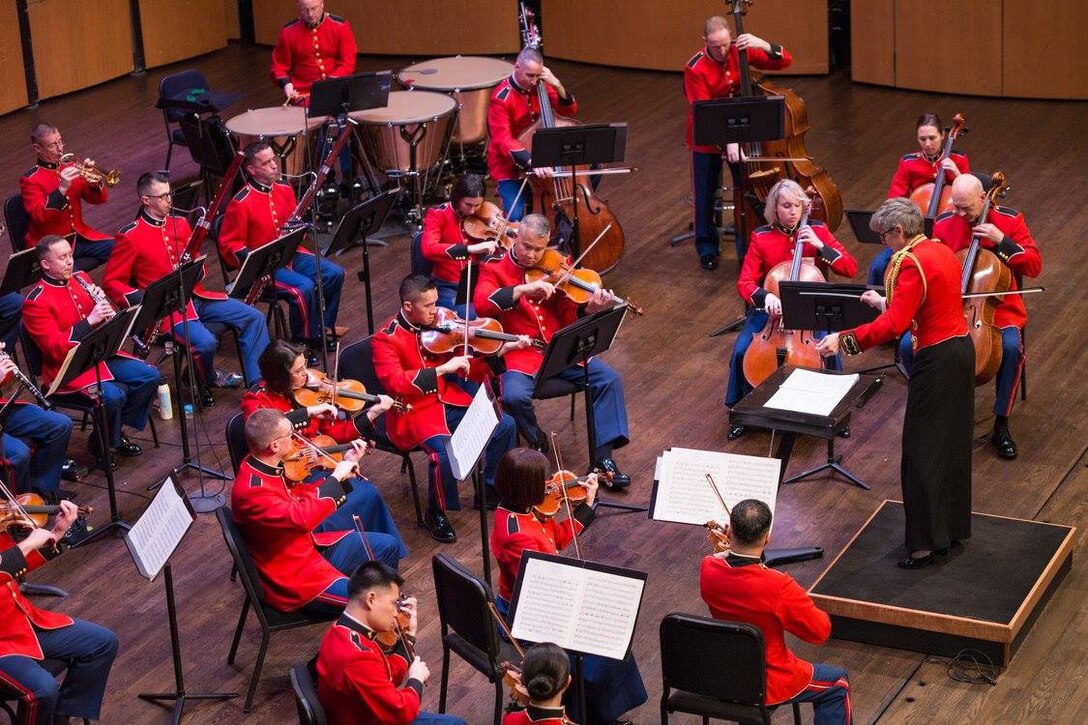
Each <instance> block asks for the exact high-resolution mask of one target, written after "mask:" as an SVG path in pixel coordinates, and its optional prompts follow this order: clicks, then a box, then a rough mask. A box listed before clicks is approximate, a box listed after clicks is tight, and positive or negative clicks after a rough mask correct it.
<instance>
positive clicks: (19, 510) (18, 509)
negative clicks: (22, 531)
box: [0, 481, 38, 529]
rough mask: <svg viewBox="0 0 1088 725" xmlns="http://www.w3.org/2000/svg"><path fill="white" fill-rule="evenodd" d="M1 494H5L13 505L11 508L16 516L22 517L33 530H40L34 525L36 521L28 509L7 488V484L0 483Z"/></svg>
mask: <svg viewBox="0 0 1088 725" xmlns="http://www.w3.org/2000/svg"><path fill="white" fill-rule="evenodd" d="M0 493H3V495H4V498H6V499H7V500H8V503H10V504H11V508H12V510H13V511H14V512H15V513H16V515H18V516H20V517H22V519H23V523H25V524H26V525H27V526H29V527H30V528H32V529H36V528H38V525H37V524H36V523H34V519H32V518H30V514H28V513H27V512H26V509H25V508H23V505H22V504H21V503H19V499H17V498H16V497H15V494H13V493H12V492H11V489H9V488H8V487H7V484H6V483H4V482H3V481H0Z"/></svg>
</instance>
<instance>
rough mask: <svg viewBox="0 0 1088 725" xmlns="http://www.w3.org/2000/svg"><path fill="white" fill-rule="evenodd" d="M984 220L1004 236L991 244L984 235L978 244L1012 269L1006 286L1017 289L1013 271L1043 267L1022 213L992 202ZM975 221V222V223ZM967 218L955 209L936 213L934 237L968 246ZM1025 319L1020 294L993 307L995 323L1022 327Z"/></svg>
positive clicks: (956, 247) (1033, 272)
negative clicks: (1009, 280)
mask: <svg viewBox="0 0 1088 725" xmlns="http://www.w3.org/2000/svg"><path fill="white" fill-rule="evenodd" d="M986 221H988V222H989V223H990V224H993V225H994V226H995V227H997V228H998V229H1000V230H1001V232H1002V234H1004V235H1005V236H1004V238H1002V240H1001V241H1000V242H999V243H998V244H994V243H993V242H991V241H990V240H989V239H983V240H981V242H980V245H981V247H982V248H983V249H989V250H990V251H991V252H993V253H994V254H996V255H997V258H998V259H1000V260H1001V261H1002V262H1004V263H1005V264H1006V265H1007V266H1008V268H1009V269H1010V270H1011V271H1012V284H1011V285H1010V286H1009V289H1019V285H1017V284H1016V275H1017V274H1019V275H1022V276H1024V277H1038V276H1039V273H1040V272H1042V271H1043V258H1042V256H1040V254H1039V248H1038V247H1037V246H1035V240H1034V239H1032V237H1031V232H1030V231H1028V225H1027V224H1025V223H1024V215H1023V214H1021V213H1020V212H1018V211H1016V210H1015V209H1010V208H1009V207H1007V206H995V207H992V208H991V209H990V213H989V214H988V215H987V216H986ZM977 223H978V222H976V224H977ZM972 226H974V225H972V224H969V223H968V222H967V220H966V219H964V218H963V217H961V216H959V215H958V214H956V213H955V212H946V213H944V214H941V215H940V216H939V217H937V221H936V222H934V224H933V238H934V239H937V240H938V241H941V242H944V243H945V244H947V245H948V248H949V249H951V250H952V251H953V252H958V251H960V250H961V249H967V248H968V247H970V246H971V228H972ZM1027 321H1028V311H1027V308H1026V307H1024V296H1023V295H1005V296H1004V297H1002V298H1001V302H1000V303H999V304H998V305H997V309H996V310H994V324H995V325H997V326H998V327H1014V326H1015V327H1018V328H1020V329H1021V330H1022V329H1024V325H1025V324H1027Z"/></svg>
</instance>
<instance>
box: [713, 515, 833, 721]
mask: <svg viewBox="0 0 1088 725" xmlns="http://www.w3.org/2000/svg"><path fill="white" fill-rule="evenodd" d="M728 537H729V547H730V548H729V550H727V551H724V552H721V553H719V554H714V555H712V556H707V557H704V558H703V563H702V569H701V572H700V574H699V589H700V593H701V595H702V598H703V601H704V602H706V605H707V608H708V609H710V616H712V617H714V619H722V620H726V621H729V622H742V623H744V624H750V625H752V626H754V627H758V628H759V631H760V632H762V633H763V643H764V653H765V654H764V656H765V658H766V664H767V668H766V670H767V675H766V700H767V705H768V706H771V705H781V704H784V703H794V702H811V703H812V705H813V708H814V711H815V722H816V723H817V725H848V724H849V723H850V721H851V715H850V682H849V680H848V678H847V674H846V670H844V669H843V668H841V667H836V666H834V665H827V664H822V663H815V664H814V663H810V662H806V661H804V660H802V659H800V658H799V657H798V656H797V655H795V654H794V653H793V652H791V651H790V649H789V647H787V646H786V639H785V633H786V632H789V633H790V634H792V635H794V636H795V637H798V638H800V639H801V640H803V641H805V642H808V643H810V644H823V643H824V642H826V641H827V639H828V637H830V636H831V618H830V617H828V616H827V613H826V612H824V611H822V610H820V609H818V608H817V607H816V605H815V604H814V603H813V601H812V599H810V598H809V596H808V594H807V593H806V592H805V590H804V589H802V588H801V587H800V586H799V585H798V584H797V582H796V581H794V580H793V578H792V577H790V576H789V575H788V574H784V573H782V572H780V571H776V570H774V569H769V568H767V566H766V565H764V564H763V551H764V549H766V548H767V544H768V542H769V541H770V537H771V510H770V509H769V508H768V507H767V504H765V503H763V502H762V501H757V500H755V499H746V500H744V501H740V502H739V503H737V505H736V506H734V507H733V510H732V511H731V513H730V517H729V529H728Z"/></svg>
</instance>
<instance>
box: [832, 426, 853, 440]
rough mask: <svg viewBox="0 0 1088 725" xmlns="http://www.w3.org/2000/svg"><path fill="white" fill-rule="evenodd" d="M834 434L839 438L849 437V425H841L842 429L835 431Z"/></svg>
mask: <svg viewBox="0 0 1088 725" xmlns="http://www.w3.org/2000/svg"><path fill="white" fill-rule="evenodd" d="M835 435H837V436H838V437H839V438H849V437H850V426H848V425H844V426H843V427H842V430H840V431H837V432H836V433H835Z"/></svg>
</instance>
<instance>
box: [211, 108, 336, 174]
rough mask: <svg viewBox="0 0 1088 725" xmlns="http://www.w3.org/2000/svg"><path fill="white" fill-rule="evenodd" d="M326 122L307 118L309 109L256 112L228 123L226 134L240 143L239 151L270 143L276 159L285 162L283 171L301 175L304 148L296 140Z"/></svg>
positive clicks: (320, 119)
mask: <svg viewBox="0 0 1088 725" xmlns="http://www.w3.org/2000/svg"><path fill="white" fill-rule="evenodd" d="M324 122H325V118H324V117H321V118H311V119H307V118H306V109H305V108H302V107H299V106H289V107H287V108H284V107H283V106H271V107H269V108H254V109H252V110H250V111H246V112H245V113H241V114H239V115H237V116H234V117H233V118H231V119H229V120H228V121H227V122H226V126H227V130H228V131H230V132H231V133H232V134H233V135H234V136H235V137H236V138H237V140H238V150H239V151H241V150H242V149H243V148H245V146H246V145H247V144H249V143H250V142H252V141H256V140H258V139H263V140H265V141H268V143H269V144H270V145H271V146H272V149H273V150H274V151H275V152H276V155H277V156H279V157H280V158H281V159H283V160H284V171H285V172H286V173H288V174H291V175H297V174H301V173H302V172H303V167H304V165H305V156H306V154H305V148H304V144H302V143H298V142H297V141H298V139H297V138H296V137H297V136H298V135H299V134H301V133H302V132H303V131H305V130H306V129H307V128H309V129H314V128H317V127H318V126H321V125H322V124H323V123H324Z"/></svg>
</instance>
